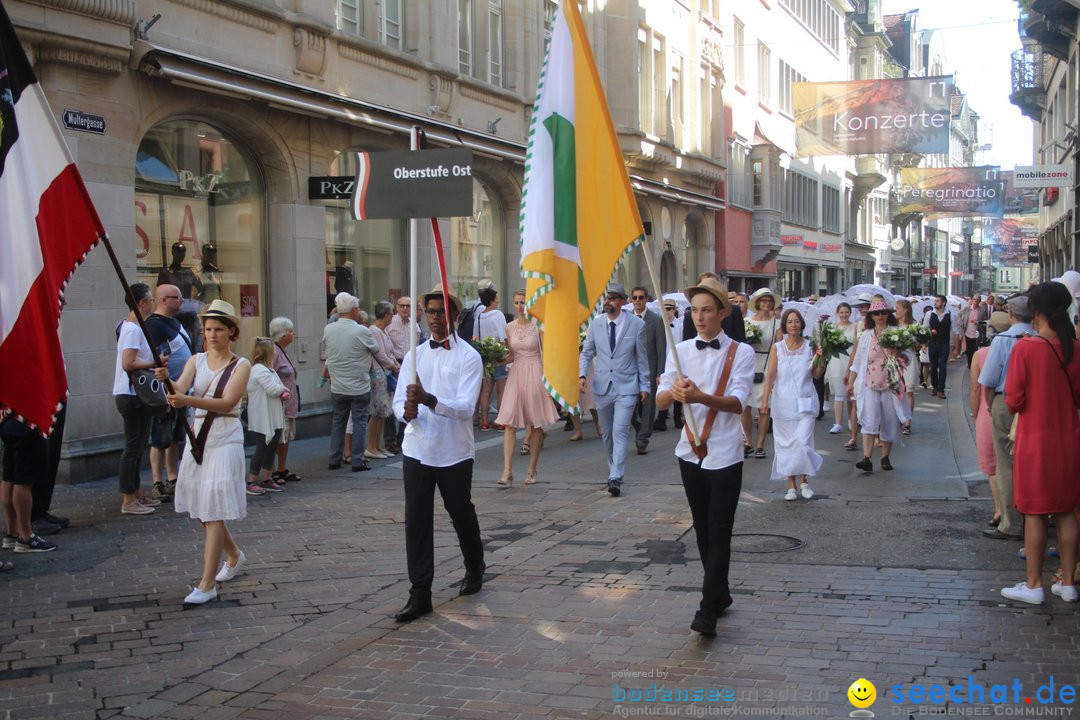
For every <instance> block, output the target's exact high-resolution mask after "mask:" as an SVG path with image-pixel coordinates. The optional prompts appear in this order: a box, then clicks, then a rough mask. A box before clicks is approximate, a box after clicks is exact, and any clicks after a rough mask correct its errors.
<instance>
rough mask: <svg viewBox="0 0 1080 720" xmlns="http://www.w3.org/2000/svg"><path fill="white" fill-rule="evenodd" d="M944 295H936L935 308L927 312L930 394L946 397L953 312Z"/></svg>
mask: <svg viewBox="0 0 1080 720" xmlns="http://www.w3.org/2000/svg"><path fill="white" fill-rule="evenodd" d="M947 304H948V300H947V299H946V298H945V296H944V295H935V296H934V309H933V311H932V312H930V313H927V316H926V318H927V327H929V328H930V348H929V355H930V386H931V388H932V389H931V391H930V394H931V395H933V396H934V397H939V398H942V399H945V376H946V375H947V373H948V371H949V348H950V344H949V343H950V342H951V337H952V335H951V333H952V325H953V322H952V313H951V312H949V310H948V309H947V307H946V305H947Z"/></svg>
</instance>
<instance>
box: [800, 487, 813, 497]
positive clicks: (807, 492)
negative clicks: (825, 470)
mask: <svg viewBox="0 0 1080 720" xmlns="http://www.w3.org/2000/svg"><path fill="white" fill-rule="evenodd" d="M799 492H800V493H802V496H803V497H804V498H806V499H807V500H809V499H810V498H812V497H814V491H813V490H811V489H810V486H809V485H807V484H806V483H803V484H802V485H800V486H799Z"/></svg>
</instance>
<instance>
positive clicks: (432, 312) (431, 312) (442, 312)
mask: <svg viewBox="0 0 1080 720" xmlns="http://www.w3.org/2000/svg"><path fill="white" fill-rule="evenodd" d="M424 314H425V315H430V316H432V317H438V316H440V315H445V314H446V310H444V309H443V308H439V309H437V310H432V309H430V308H429V309H426V310H424Z"/></svg>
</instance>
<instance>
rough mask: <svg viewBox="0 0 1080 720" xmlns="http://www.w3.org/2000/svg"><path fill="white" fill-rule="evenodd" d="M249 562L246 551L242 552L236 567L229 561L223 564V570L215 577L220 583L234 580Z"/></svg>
mask: <svg viewBox="0 0 1080 720" xmlns="http://www.w3.org/2000/svg"><path fill="white" fill-rule="evenodd" d="M246 562H247V555H244V551H243V550H241V551H240V557H238V558H237V559H236V564H235V565H230V564H229V561H228V560H226V561H225V562H223V563H221V569H220V570H218V574H217V575H215V576H214V579H215V580H217V581H218V582H225V581H226V580H232V579H233V578H234V577H236V576H237V575H239V574H240V568H242V567H243V566H244V563H246Z"/></svg>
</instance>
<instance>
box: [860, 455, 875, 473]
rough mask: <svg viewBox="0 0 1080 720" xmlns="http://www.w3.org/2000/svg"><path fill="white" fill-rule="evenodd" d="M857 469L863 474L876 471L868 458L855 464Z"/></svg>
mask: <svg viewBox="0 0 1080 720" xmlns="http://www.w3.org/2000/svg"><path fill="white" fill-rule="evenodd" d="M855 467H857V468H859V469H860V470H862V471H863V472H873V471H874V463H873V461H872V460H871V459H870V458H868V457H864V458H863V459H862V460H860V461H859V462H857V463H855Z"/></svg>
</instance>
